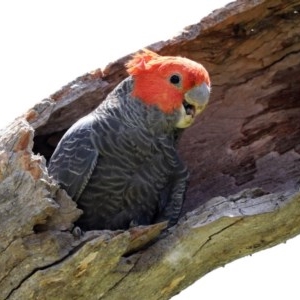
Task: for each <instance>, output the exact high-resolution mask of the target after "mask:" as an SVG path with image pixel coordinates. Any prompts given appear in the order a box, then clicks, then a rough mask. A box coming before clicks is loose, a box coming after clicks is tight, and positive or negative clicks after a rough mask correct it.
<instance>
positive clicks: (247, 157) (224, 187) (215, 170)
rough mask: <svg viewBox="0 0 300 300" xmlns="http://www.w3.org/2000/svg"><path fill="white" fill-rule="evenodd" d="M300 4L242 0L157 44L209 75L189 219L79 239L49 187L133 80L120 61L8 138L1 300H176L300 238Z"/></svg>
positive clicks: (0, 140) (189, 148)
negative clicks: (90, 126) (99, 111)
mask: <svg viewBox="0 0 300 300" xmlns="http://www.w3.org/2000/svg"><path fill="white" fill-rule="evenodd" d="M299 28H300V1H296V0H291V1H283V0H282V1H280V0H269V1H264V0H256V1H254V0H253V1H237V2H234V3H232V4H230V5H228V6H226V7H225V8H224V9H222V10H218V11H215V12H214V13H212V14H211V15H209V16H208V17H207V18H205V19H203V20H202V21H201V22H200V23H199V24H196V25H193V26H190V27H188V28H186V30H185V31H184V32H183V33H182V34H181V35H180V36H178V37H175V38H173V39H171V40H169V41H166V42H159V43H157V44H154V45H151V46H149V48H150V49H152V50H154V51H157V52H158V53H161V54H168V55H182V56H186V57H189V58H191V59H193V60H196V61H199V62H201V63H202V64H203V65H205V67H206V68H207V69H208V70H209V72H210V75H211V79H212V83H213V91H212V96H211V101H210V104H209V106H208V108H207V109H206V111H205V112H204V113H203V114H202V116H201V117H200V118H199V120H198V121H197V123H196V124H195V125H194V126H192V127H191V128H190V129H188V130H186V132H185V133H184V135H183V137H182V139H181V142H180V153H181V155H182V157H183V159H184V160H185V161H186V162H187V163H188V165H189V167H190V171H191V183H190V187H189V190H188V193H187V199H186V202H185V206H184V210H183V213H182V218H181V219H180V222H179V224H178V225H177V226H175V227H173V228H171V229H169V230H168V231H167V232H164V233H163V234H162V235H161V231H162V230H163V229H164V228H165V224H156V225H152V226H148V227H138V228H133V229H131V230H129V231H91V232H87V233H85V234H84V235H83V236H77V235H76V234H75V233H76V232H75V233H74V232H73V233H71V230H72V227H73V222H74V221H75V220H76V219H77V218H78V216H79V215H80V213H81V212H80V210H78V209H77V208H76V205H75V204H74V202H73V201H72V200H71V199H70V198H69V197H68V195H67V194H66V193H65V192H64V191H62V190H60V189H59V188H58V186H57V184H56V183H55V182H53V180H52V179H51V178H49V176H48V173H47V168H46V161H47V160H48V159H49V157H50V156H51V153H52V152H53V150H54V149H55V146H56V145H57V143H58V141H59V139H60V137H61V136H62V134H63V133H64V132H65V131H66V130H67V128H68V127H70V126H71V124H73V123H74V122H75V121H76V120H77V119H78V118H80V117H81V116H83V115H85V114H86V113H88V112H90V111H91V110H92V109H94V108H95V107H96V106H98V104H99V103H100V102H101V101H102V100H103V99H104V98H105V96H106V95H107V93H108V92H109V91H111V90H112V89H113V87H114V86H116V85H117V84H118V83H119V82H120V80H122V79H123V78H125V77H126V72H125V68H124V62H126V60H127V59H128V58H129V57H128V56H127V57H124V58H122V59H120V60H118V61H116V62H114V63H112V64H110V65H109V66H108V67H107V68H106V69H105V70H103V71H102V70H100V69H98V70H96V71H94V72H91V73H88V74H86V75H84V76H81V77H79V78H78V79H76V80H75V81H73V82H71V83H70V84H68V85H66V86H65V87H63V88H62V89H61V90H60V91H58V92H56V93H55V94H53V95H51V96H50V97H49V98H48V99H45V100H43V101H42V102H41V103H39V104H37V105H36V106H35V107H34V108H32V109H31V110H30V111H28V112H27V113H26V114H25V115H24V116H22V117H20V118H18V119H16V121H15V122H14V123H13V124H11V125H10V126H8V127H7V128H6V129H5V130H3V131H1V137H0V182H1V184H0V215H1V218H0V225H1V232H0V269H1V274H0V299H47V300H48V299H128V295H129V294H128V291H130V297H131V298H132V299H155V300H156V299H169V298H170V297H171V296H172V295H174V294H176V293H178V292H179V291H181V290H182V289H184V288H186V287H187V286H188V285H190V284H192V283H193V282H194V281H195V280H197V279H198V278H200V277H201V276H203V275H205V274H206V273H207V272H209V271H211V270H213V269H215V268H217V267H219V266H222V265H224V264H226V263H228V262H230V261H233V260H235V259H237V258H239V257H242V256H245V255H248V254H251V253H254V252H256V251H259V250H261V249H265V248H268V247H271V246H274V245H276V244H278V243H281V242H283V241H286V240H287V239H289V238H291V237H293V236H296V235H297V234H299V233H300V209H299V207H300V206H299V205H300V193H299V186H300V180H299V175H300V122H299V117H300V98H299V95H300V35H299Z"/></svg>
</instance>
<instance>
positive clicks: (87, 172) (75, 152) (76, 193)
mask: <svg viewBox="0 0 300 300" xmlns="http://www.w3.org/2000/svg"><path fill="white" fill-rule="evenodd" d="M92 121H93V120H92V119H91V116H87V117H86V118H83V119H81V120H79V121H78V122H77V123H75V124H74V125H73V126H72V127H71V128H70V129H69V130H68V132H67V133H66V134H65V135H64V137H63V138H62V140H61V141H60V143H59V144H58V146H57V147H56V150H55V152H54V153H53V155H52V157H51V160H50V163H49V167H48V170H49V173H50V175H51V176H53V178H54V179H55V180H57V181H58V182H59V184H60V186H61V187H62V188H63V189H65V190H66V191H67V193H68V194H69V195H70V196H71V197H72V198H73V200H75V201H77V200H78V198H79V197H80V195H81V193H82V191H83V190H84V188H85V187H86V185H87V183H88V181H89V179H90V177H91V175H92V173H93V170H94V168H95V166H96V164H97V160H98V155H99V154H98V151H97V150H96V149H95V147H94V145H93V143H92V139H91V137H90V136H91V123H92Z"/></svg>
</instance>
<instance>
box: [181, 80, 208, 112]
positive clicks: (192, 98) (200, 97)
mask: <svg viewBox="0 0 300 300" xmlns="http://www.w3.org/2000/svg"><path fill="white" fill-rule="evenodd" d="M209 94H210V86H209V85H207V84H206V83H205V82H203V83H202V84H201V85H198V86H195V87H193V88H192V89H190V90H189V91H187V92H186V93H185V94H184V99H185V101H186V102H188V103H189V104H191V105H195V106H201V107H202V106H205V105H206V104H207V103H208V99H209Z"/></svg>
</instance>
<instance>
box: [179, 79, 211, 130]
mask: <svg viewBox="0 0 300 300" xmlns="http://www.w3.org/2000/svg"><path fill="white" fill-rule="evenodd" d="M209 94H210V86H209V85H208V84H206V83H205V82H203V83H202V84H201V85H197V86H195V87H193V88H192V89H190V90H189V91H187V92H186V93H185V94H184V101H183V104H182V106H181V109H180V115H179V119H178V122H177V124H176V127H177V128H186V127H189V126H190V125H191V124H192V123H193V122H194V120H195V117H196V116H197V115H199V114H200V113H201V112H202V111H203V109H204V108H205V107H206V105H207V103H208V100H209Z"/></svg>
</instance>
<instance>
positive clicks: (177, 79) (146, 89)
mask: <svg viewBox="0 0 300 300" xmlns="http://www.w3.org/2000/svg"><path fill="white" fill-rule="evenodd" d="M126 66H127V71H128V73H129V74H130V75H132V77H133V79H134V86H133V91H132V96H133V97H136V98H138V99H140V100H141V101H143V102H144V103H146V104H147V105H156V106H157V107H158V108H159V109H160V110H161V111H162V112H164V113H165V114H173V113H175V112H176V111H177V112H178V115H179V118H178V120H177V122H176V127H177V128H186V127H188V126H190V125H191V124H192V123H193V122H194V119H195V117H196V116H197V115H198V114H199V113H200V112H201V111H202V110H203V109H204V108H205V106H206V104H207V103H208V99H209V94H210V79H209V75H208V72H207V71H206V70H205V68H204V67H203V66H202V65H201V64H199V63H196V62H194V61H192V60H190V59H187V58H183V57H177V56H176V57H175V56H160V55H158V54H156V53H154V52H152V51H150V50H146V49H144V50H143V51H142V52H140V53H138V54H136V55H135V56H133V58H132V59H131V60H130V61H129V62H128V63H127V65H126Z"/></svg>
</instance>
